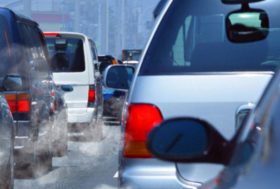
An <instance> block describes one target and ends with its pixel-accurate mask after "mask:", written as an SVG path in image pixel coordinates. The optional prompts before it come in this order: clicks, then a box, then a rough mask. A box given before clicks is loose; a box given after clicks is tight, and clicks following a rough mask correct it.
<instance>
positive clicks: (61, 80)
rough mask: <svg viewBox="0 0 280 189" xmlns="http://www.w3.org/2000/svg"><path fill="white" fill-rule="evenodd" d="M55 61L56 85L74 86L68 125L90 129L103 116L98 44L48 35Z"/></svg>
mask: <svg viewBox="0 0 280 189" xmlns="http://www.w3.org/2000/svg"><path fill="white" fill-rule="evenodd" d="M44 35H45V37H46V41H47V45H48V50H49V54H50V57H51V60H50V62H51V67H52V71H53V78H54V81H55V84H56V85H58V86H60V85H70V86H72V87H73V91H72V92H68V93H66V94H65V96H64V98H65V101H66V104H67V107H68V110H67V112H68V123H69V125H72V126H77V127H75V129H78V130H79V131H81V130H83V129H85V128H88V127H89V125H90V124H91V123H92V122H93V123H95V122H96V121H97V120H98V119H99V118H101V116H100V115H102V103H101V102H102V101H101V99H99V98H100V97H102V89H101V87H99V86H100V85H99V83H98V81H100V80H99V79H98V76H97V75H98V74H96V71H97V70H95V64H96V65H97V63H98V58H97V57H98V56H97V50H96V46H95V44H94V42H93V41H92V40H91V39H89V38H88V37H87V36H86V35H84V34H81V33H73V32H45V33H44Z"/></svg>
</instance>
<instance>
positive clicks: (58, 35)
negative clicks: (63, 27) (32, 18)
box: [44, 32, 60, 37]
mask: <svg viewBox="0 0 280 189" xmlns="http://www.w3.org/2000/svg"><path fill="white" fill-rule="evenodd" d="M44 36H45V37H60V33H58V32H44Z"/></svg>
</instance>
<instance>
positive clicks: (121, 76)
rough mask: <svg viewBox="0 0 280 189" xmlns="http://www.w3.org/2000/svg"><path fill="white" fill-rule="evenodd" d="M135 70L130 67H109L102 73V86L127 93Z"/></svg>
mask: <svg viewBox="0 0 280 189" xmlns="http://www.w3.org/2000/svg"><path fill="white" fill-rule="evenodd" d="M134 72H135V68H134V66H130V65H111V66H108V67H107V68H106V69H105V71H104V77H103V84H104V86H105V87H107V88H112V89H115V90H121V91H127V90H129V88H130V84H131V82H132V79H133V76H134Z"/></svg>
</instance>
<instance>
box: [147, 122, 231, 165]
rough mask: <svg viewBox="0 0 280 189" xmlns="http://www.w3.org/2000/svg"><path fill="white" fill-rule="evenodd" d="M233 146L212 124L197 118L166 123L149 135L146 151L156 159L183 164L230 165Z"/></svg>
mask: <svg viewBox="0 0 280 189" xmlns="http://www.w3.org/2000/svg"><path fill="white" fill-rule="evenodd" d="M229 144H230V143H229V142H228V141H227V140H226V139H225V138H224V137H223V136H222V135H221V134H220V133H219V132H218V131H217V130H216V129H215V128H214V127H212V126H211V125H210V124H209V123H207V122H205V121H202V120H199V119H195V118H175V119H170V120H166V121H163V122H162V123H161V124H160V125H158V126H157V127H155V128H153V129H152V131H151V132H150V133H149V135H148V139H147V148H148V149H149V150H150V152H151V153H152V154H153V155H154V156H155V157H157V158H159V159H162V160H165V161H172V162H182V163H188V162H192V163H196V162H197V163H203V162H207V163H218V164H224V165H226V164H228V161H229V159H230V154H231V153H230V151H232V150H231V149H230V145H229Z"/></svg>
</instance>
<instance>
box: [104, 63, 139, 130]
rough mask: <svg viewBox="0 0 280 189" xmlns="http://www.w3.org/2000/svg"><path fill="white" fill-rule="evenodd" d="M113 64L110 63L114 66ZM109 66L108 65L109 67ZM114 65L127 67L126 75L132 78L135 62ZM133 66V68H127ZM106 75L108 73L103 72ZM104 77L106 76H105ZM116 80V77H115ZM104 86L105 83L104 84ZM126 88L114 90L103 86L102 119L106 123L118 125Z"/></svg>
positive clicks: (120, 119) (125, 96)
mask: <svg viewBox="0 0 280 189" xmlns="http://www.w3.org/2000/svg"><path fill="white" fill-rule="evenodd" d="M114 65H115V64H113V65H111V66H114ZM111 66H108V68H110V67H111ZM115 67H127V68H128V69H127V70H126V72H125V73H126V74H127V77H128V78H129V80H132V78H133V76H134V70H135V69H136V67H137V66H136V64H132V65H129V64H121V65H120V64H119V65H115ZM129 68H133V69H129ZM105 74H106V75H107V74H108V73H107V72H105ZM105 77H106V76H105ZM116 81H117V79H116ZM105 86H106V85H105ZM127 94H128V93H127V91H126V90H114V89H112V88H107V87H104V88H103V99H104V104H103V106H104V108H103V120H104V123H105V124H106V125H117V126H118V125H120V124H121V121H122V111H123V108H124V105H125V100H126V98H127Z"/></svg>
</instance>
